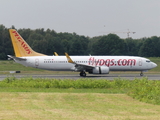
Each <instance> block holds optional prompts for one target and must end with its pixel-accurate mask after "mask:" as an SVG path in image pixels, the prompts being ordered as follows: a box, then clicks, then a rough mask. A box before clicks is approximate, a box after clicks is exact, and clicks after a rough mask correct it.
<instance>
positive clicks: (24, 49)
mask: <svg viewBox="0 0 160 120" xmlns="http://www.w3.org/2000/svg"><path fill="white" fill-rule="evenodd" d="M9 33H10V36H11V40H12V44H13V48H14V52H15V56H16V57H29V56H46V55H44V54H41V53H37V52H35V51H34V50H32V48H31V47H30V46H29V45H28V44H27V43H26V41H25V40H24V39H23V38H22V37H21V36H20V35H19V33H18V32H17V31H16V30H14V29H10V30H9Z"/></svg>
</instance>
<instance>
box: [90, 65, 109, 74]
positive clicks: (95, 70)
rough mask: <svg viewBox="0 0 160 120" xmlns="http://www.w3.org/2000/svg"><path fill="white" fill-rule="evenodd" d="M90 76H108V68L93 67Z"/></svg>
mask: <svg viewBox="0 0 160 120" xmlns="http://www.w3.org/2000/svg"><path fill="white" fill-rule="evenodd" d="M89 73H90V74H109V67H107V66H100V67H95V68H93V69H92V71H89Z"/></svg>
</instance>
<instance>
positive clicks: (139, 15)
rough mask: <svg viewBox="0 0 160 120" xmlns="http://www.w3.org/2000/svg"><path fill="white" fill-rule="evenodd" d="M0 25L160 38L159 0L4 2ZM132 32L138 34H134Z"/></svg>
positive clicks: (125, 36) (88, 34)
mask: <svg viewBox="0 0 160 120" xmlns="http://www.w3.org/2000/svg"><path fill="white" fill-rule="evenodd" d="M0 2H1V3H0V24H3V25H4V26H5V27H7V28H10V27H11V26H12V25H14V26H15V28H16V29H20V28H30V29H39V28H44V29H45V30H47V29H48V28H49V29H51V30H55V31H56V32H57V33H59V32H68V33H73V32H75V33H76V34H78V35H84V36H88V37H95V36H100V35H107V34H109V33H115V34H117V35H118V36H119V37H120V38H127V32H128V31H129V32H130V34H129V37H132V38H134V39H139V38H143V37H151V36H158V37H159V36H160V0H1V1H0ZM133 32H135V33H134V34H133Z"/></svg>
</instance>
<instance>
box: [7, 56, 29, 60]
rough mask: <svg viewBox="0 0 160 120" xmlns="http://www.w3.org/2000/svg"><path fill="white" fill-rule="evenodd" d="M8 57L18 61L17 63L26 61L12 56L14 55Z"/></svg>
mask: <svg viewBox="0 0 160 120" xmlns="http://www.w3.org/2000/svg"><path fill="white" fill-rule="evenodd" d="M7 56H8V57H10V58H12V59H14V60H17V61H26V59H25V58H20V57H15V56H12V55H7Z"/></svg>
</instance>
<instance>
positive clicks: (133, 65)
mask: <svg viewBox="0 0 160 120" xmlns="http://www.w3.org/2000/svg"><path fill="white" fill-rule="evenodd" d="M9 32H10V36H11V40H12V44H13V48H14V52H15V56H12V55H8V57H10V58H12V59H14V61H15V62H17V63H20V64H22V65H24V66H29V67H34V68H39V69H45V70H52V71H76V72H80V76H84V77H85V76H86V72H88V73H89V74H109V72H110V71H140V72H141V73H140V75H141V76H143V71H147V70H150V69H152V68H155V67H156V66H157V64H155V63H153V62H151V61H150V60H149V59H146V58H143V57H134V56H69V55H68V54H67V53H65V56H47V55H44V54H41V53H38V52H35V51H34V50H32V48H31V47H30V46H29V45H28V44H27V43H26V42H25V40H24V39H23V38H22V37H21V36H20V35H19V33H18V32H17V31H16V30H14V29H10V30H9Z"/></svg>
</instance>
